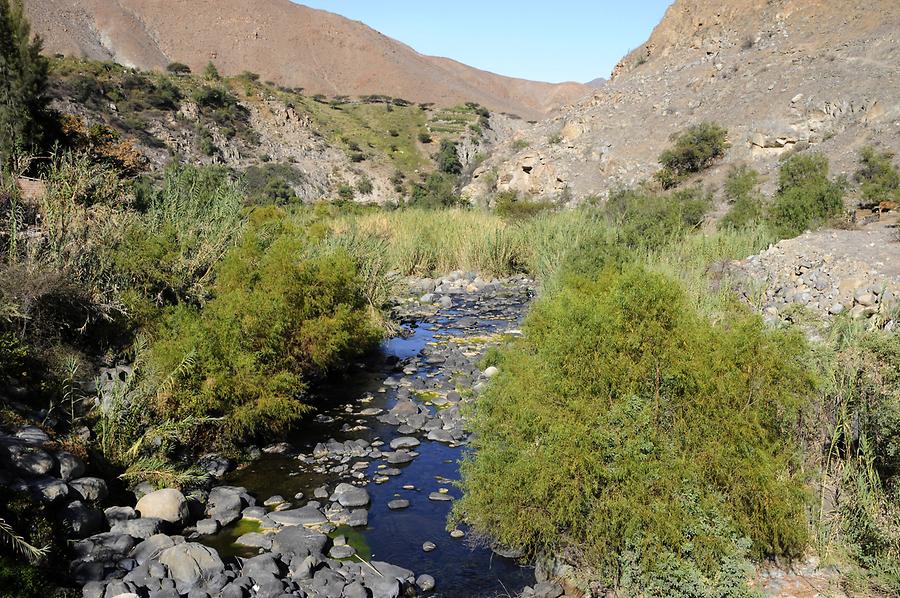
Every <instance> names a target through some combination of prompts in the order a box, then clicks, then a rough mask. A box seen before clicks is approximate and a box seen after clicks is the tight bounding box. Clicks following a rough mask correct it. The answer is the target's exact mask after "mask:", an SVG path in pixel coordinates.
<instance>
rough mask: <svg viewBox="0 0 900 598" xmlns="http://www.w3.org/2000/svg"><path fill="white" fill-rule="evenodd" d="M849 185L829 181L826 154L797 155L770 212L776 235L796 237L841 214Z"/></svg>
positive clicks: (780, 178) (781, 172)
mask: <svg viewBox="0 0 900 598" xmlns="http://www.w3.org/2000/svg"><path fill="white" fill-rule="evenodd" d="M845 188H846V181H844V180H842V179H838V180H831V179H829V178H828V158H826V157H825V156H824V155H822V154H815V153H814V154H796V155H793V156H791V157H790V158H788V160H787V161H785V163H784V164H782V166H781V169H780V170H779V174H778V192H777V194H776V196H775V201H774V203H773V204H772V206H771V209H770V211H769V220H770V223H771V225H772V227H773V228H774V230H775V232H776V233H777V234H778V235H780V236H782V237H793V236H796V235H798V234H800V233H802V232H803V231H805V230H807V229H808V228H811V227H814V226H818V225H820V224H822V223H823V222H825V220H826V219H828V218H830V217H832V216H836V215H837V214H840V213H841V210H842V209H843V207H844V190H845Z"/></svg>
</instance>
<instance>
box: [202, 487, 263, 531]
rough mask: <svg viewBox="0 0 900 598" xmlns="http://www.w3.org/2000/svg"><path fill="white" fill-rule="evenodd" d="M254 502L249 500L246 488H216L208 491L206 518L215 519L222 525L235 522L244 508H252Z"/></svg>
mask: <svg viewBox="0 0 900 598" xmlns="http://www.w3.org/2000/svg"><path fill="white" fill-rule="evenodd" d="M255 503H256V501H253V500H251V497H250V495H249V494H248V493H247V490H246V488H242V487H239V486H217V487H215V488H213V489H212V490H210V492H209V498H208V499H207V501H206V516H207V517H209V518H211V519H216V520H218V521H219V523H221V524H222V525H228V524H229V523H232V522H234V521H237V520H238V519H239V518H240V516H241V511H242V510H243V508H244V507H245V506H248V507H252V506H254V505H255Z"/></svg>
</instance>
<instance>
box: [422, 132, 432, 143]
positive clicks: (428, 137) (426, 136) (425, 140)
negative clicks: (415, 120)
mask: <svg viewBox="0 0 900 598" xmlns="http://www.w3.org/2000/svg"><path fill="white" fill-rule="evenodd" d="M432 141H434V139H432V138H431V135H429V134H428V133H426V132H425V131H422V132H421V133H419V143H424V144H429V143H431V142H432Z"/></svg>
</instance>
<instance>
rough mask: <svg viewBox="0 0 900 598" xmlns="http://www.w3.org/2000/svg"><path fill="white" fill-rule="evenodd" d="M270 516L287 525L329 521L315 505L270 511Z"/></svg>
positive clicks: (305, 524)
mask: <svg viewBox="0 0 900 598" xmlns="http://www.w3.org/2000/svg"><path fill="white" fill-rule="evenodd" d="M269 518H270V519H271V520H272V521H274V522H275V523H280V524H281V525H287V526H294V525H300V526H309V525H321V524H323V523H327V522H328V518H326V517H325V515H324V514H322V512H321V511H320V510H319V509H317V508H316V507H315V506H313V505H306V506H305V507H302V508H299V509H291V510H289V511H278V512H275V513H269Z"/></svg>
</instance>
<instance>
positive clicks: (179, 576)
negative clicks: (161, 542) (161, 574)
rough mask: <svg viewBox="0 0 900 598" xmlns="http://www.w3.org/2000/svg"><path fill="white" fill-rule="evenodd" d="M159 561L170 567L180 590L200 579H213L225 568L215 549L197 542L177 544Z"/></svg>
mask: <svg viewBox="0 0 900 598" xmlns="http://www.w3.org/2000/svg"><path fill="white" fill-rule="evenodd" d="M159 562H160V563H161V564H163V565H165V566H166V567H168V569H169V576H170V577H171V578H172V579H174V580H175V583H176V587H177V588H178V589H179V591H182V590H185V589H190V588H192V587H193V586H195V585H197V583H198V582H200V581H205V580H209V579H212V578H213V577H214V576H216V575H218V574H219V573H222V572H223V571H224V570H225V564H224V563H223V562H222V559H221V558H219V553H218V552H216V551H215V549H213V548H210V547H208V546H204V545H202V544H197V543H195V542H185V543H184V544H176V545H175V546H172V547H171V548H166V549H165V550H163V551H162V552H161V553H160V555H159Z"/></svg>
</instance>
